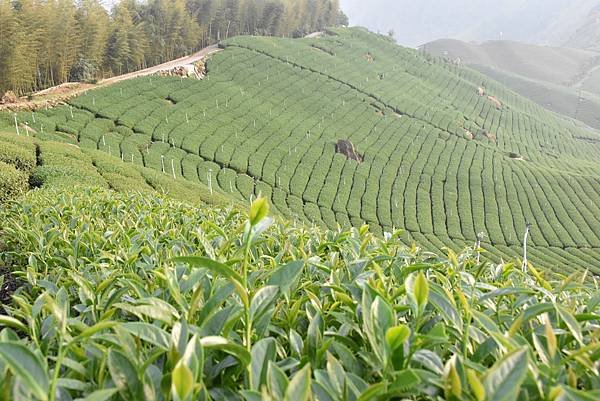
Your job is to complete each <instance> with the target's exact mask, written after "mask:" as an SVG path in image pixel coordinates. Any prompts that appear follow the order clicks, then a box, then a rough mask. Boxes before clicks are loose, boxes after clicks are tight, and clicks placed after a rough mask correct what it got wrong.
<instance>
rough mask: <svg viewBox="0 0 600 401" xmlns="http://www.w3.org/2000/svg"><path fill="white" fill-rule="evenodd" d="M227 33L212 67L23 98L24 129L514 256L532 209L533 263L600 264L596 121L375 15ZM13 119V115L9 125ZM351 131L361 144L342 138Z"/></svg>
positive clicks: (326, 218) (327, 215)
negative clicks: (345, 146) (308, 27)
mask: <svg viewBox="0 0 600 401" xmlns="http://www.w3.org/2000/svg"><path fill="white" fill-rule="evenodd" d="M222 46H223V47H224V48H225V49H224V51H222V52H220V53H218V54H216V55H215V56H214V57H213V58H212V59H211V60H210V61H209V63H208V76H207V78H206V79H205V80H203V81H191V80H181V79H178V78H173V77H171V78H158V77H146V78H140V79H136V80H131V81H127V82H124V83H122V84H119V85H115V86H112V87H109V88H105V89H101V90H97V91H90V92H88V93H87V94H86V95H83V96H80V97H78V98H76V99H73V100H72V101H71V105H67V106H62V107H58V108H55V109H50V110H39V111H37V112H35V113H20V114H18V115H17V116H16V117H17V121H18V122H19V124H20V131H21V135H23V134H24V133H25V132H26V131H25V130H26V128H28V129H29V134H30V135H32V136H35V137H36V138H38V139H39V140H53V141H63V142H70V143H73V144H77V145H78V146H80V148H81V152H83V153H87V152H88V150H90V151H92V150H94V151H100V152H103V154H108V155H110V156H112V159H106V161H107V164H106V165H108V163H109V160H112V162H110V164H112V165H113V166H115V167H114V168H115V169H122V168H129V167H124V166H125V165H135V166H140V167H141V166H145V167H149V168H152V169H154V170H155V171H158V172H159V173H160V174H158V175H156V177H161V176H162V177H172V176H175V177H176V178H177V179H178V180H179V179H181V178H185V179H187V180H189V181H190V182H200V183H203V184H204V185H205V186H206V187H208V186H210V187H211V188H212V189H213V190H214V191H217V192H219V193H220V194H221V195H226V196H228V197H232V198H235V199H238V200H240V201H241V200H245V201H247V200H249V199H251V198H256V197H257V196H258V195H263V196H265V197H267V198H268V199H269V200H270V202H271V204H272V205H273V206H274V208H275V209H276V210H277V211H278V212H279V213H281V214H283V215H285V216H288V217H291V218H295V219H300V220H303V221H305V222H309V223H314V224H316V225H318V226H323V227H329V228H332V229H335V228H336V227H337V225H338V224H340V225H341V226H343V227H350V226H354V227H360V226H362V225H363V224H365V223H366V224H369V225H370V226H371V229H372V230H373V231H374V232H376V233H378V234H379V235H382V234H383V232H384V231H388V232H391V231H393V230H394V228H401V229H403V230H404V231H403V233H404V234H403V237H402V238H403V240H404V241H405V243H410V242H411V240H416V241H417V242H418V243H419V244H421V245H422V246H424V247H425V248H427V249H428V250H431V251H433V252H436V253H442V252H443V251H442V249H443V248H444V247H446V246H447V247H450V248H451V249H453V250H454V251H455V252H460V251H461V250H463V249H464V248H466V247H469V246H473V244H474V243H475V242H476V241H477V238H478V236H482V237H483V241H482V242H481V244H482V246H483V247H484V248H485V249H486V250H487V251H488V252H487V254H486V257H487V258H488V259H489V260H491V261H494V262H495V263H500V262H501V261H503V260H512V259H514V258H516V257H518V256H519V255H521V254H522V248H521V247H522V243H521V242H522V238H523V235H524V232H525V228H526V225H527V223H530V224H531V235H530V237H529V239H530V241H531V247H530V249H531V252H530V258H531V260H532V261H534V262H535V263H536V265H538V266H540V267H541V268H544V269H554V270H555V271H558V272H565V271H566V272H573V271H576V270H578V269H581V268H582V266H585V267H586V268H589V269H590V271H592V272H594V273H595V274H598V273H599V272H600V217H599V216H600V191H599V188H600V177H599V176H598V171H599V169H598V159H597V155H598V152H599V150H600V135H598V134H597V133H596V132H592V131H589V130H586V129H585V128H583V127H581V126H580V125H578V123H576V122H574V121H573V120H568V119H565V118H562V117H559V116H557V115H555V114H552V113H550V112H548V111H547V110H545V109H543V108H542V107H540V106H538V105H536V104H534V103H532V102H530V101H528V100H526V99H524V98H522V97H520V96H518V95H516V94H515V93H513V92H511V91H509V90H508V89H506V88H505V87H504V86H502V85H500V84H498V83H497V82H495V81H493V80H491V79H489V78H487V77H485V76H483V75H481V74H480V73H478V72H476V71H474V70H471V69H469V68H462V67H457V66H455V65H453V64H451V63H448V62H445V61H442V60H438V59H432V58H428V57H425V56H423V55H422V54H420V53H419V52H417V51H414V50H410V49H404V48H401V47H399V46H396V45H395V44H394V43H392V42H391V41H389V40H387V39H385V38H383V37H381V36H378V35H375V34H371V33H368V32H366V31H363V30H360V29H339V30H334V31H330V32H329V34H328V35H326V36H324V37H321V38H312V39H301V40H291V39H280V38H259V37H241V38H233V39H229V40H228V41H225V42H224V43H223V45H222ZM480 89H481V90H483V96H482V92H481V91H480ZM25 123H27V125H25ZM13 124H14V117H13V116H12V115H6V114H3V115H1V116H0V126H2V127H4V130H10V129H11V126H13V128H12V130H13V132H14V131H15V128H14V125H13ZM340 139H342V140H349V141H351V143H352V144H353V145H354V147H355V149H356V151H357V152H358V153H359V154H360V155H361V156H363V159H364V160H363V161H362V162H357V161H355V160H349V159H347V158H346V157H345V156H344V155H342V154H339V153H336V150H335V149H336V143H337V142H338V140H340ZM94 154H95V155H97V154H98V153H94ZM95 157H100V156H95ZM119 159H120V160H121V161H118V160H119ZM115 177H116V176H115ZM113 181H114V182H115V183H117V182H118V180H117V179H115V180H113ZM115 185H116V184H115ZM124 185H125V187H130V186H131V185H130V184H129V183H126V184H124Z"/></svg>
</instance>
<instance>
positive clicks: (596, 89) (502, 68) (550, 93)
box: [421, 39, 600, 129]
mask: <svg viewBox="0 0 600 401" xmlns="http://www.w3.org/2000/svg"><path fill="white" fill-rule="evenodd" d="M421 49H423V50H424V51H426V52H428V53H430V54H432V55H435V56H439V57H443V58H447V59H450V60H452V61H454V62H460V63H461V64H465V65H469V66H471V67H473V68H475V69H477V70H479V71H480V72H482V73H484V74H486V75H488V76H490V77H492V78H494V79H496V80H498V81H500V82H502V83H503V84H505V85H506V86H508V87H510V88H511V89H512V90H514V91H516V92H518V93H520V94H522V95H523V96H526V97H528V98H529V99H531V100H533V101H535V102H537V103H539V104H540V105H542V106H544V107H546V108H547V109H549V110H552V111H555V112H557V113H561V114H564V115H566V116H569V117H572V118H575V119H578V120H580V121H582V122H584V123H586V124H587V125H589V126H591V127H594V128H598V129H600V118H599V116H600V84H599V83H600V67H599V63H600V53H599V52H596V51H594V50H584V49H574V48H566V47H549V46H540V45H531V44H524V43H519V42H512V41H488V42H484V43H481V44H475V43H467V42H463V41H460V40H455V39H442V40H436V41H433V42H430V43H427V44H426V45H423V46H421Z"/></svg>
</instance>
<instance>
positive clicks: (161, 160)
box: [160, 155, 165, 174]
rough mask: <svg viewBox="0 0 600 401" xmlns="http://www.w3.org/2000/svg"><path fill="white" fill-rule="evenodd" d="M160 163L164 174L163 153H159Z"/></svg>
mask: <svg viewBox="0 0 600 401" xmlns="http://www.w3.org/2000/svg"><path fill="white" fill-rule="evenodd" d="M160 165H161V167H162V172H163V174H164V173H165V156H164V155H160Z"/></svg>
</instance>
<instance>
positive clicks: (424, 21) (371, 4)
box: [341, 0, 600, 46]
mask: <svg viewBox="0 0 600 401" xmlns="http://www.w3.org/2000/svg"><path fill="white" fill-rule="evenodd" d="M598 4H600V0H500V1H498V0H341V5H342V9H343V10H344V11H345V12H346V14H348V16H349V18H350V23H351V25H360V26H366V27H367V28H369V29H371V30H374V31H379V32H381V33H387V32H388V31H389V30H390V29H393V30H394V31H395V33H396V39H397V40H398V42H399V43H401V44H404V45H409V46H418V45H421V44H424V43H427V42H430V41H432V40H435V39H440V38H447V37H452V38H456V39H463V40H469V41H483V40H493V39H499V38H501V37H502V38H503V39H511V40H519V41H525V42H531V43H543V44H560V43H561V42H565V41H566V39H567V38H566V37H567V36H569V34H572V32H571V31H572V30H573V29H575V27H577V26H579V25H580V24H581V22H582V20H583V19H584V18H585V17H586V16H587V15H588V13H589V12H590V10H591V9H592V7H594V6H596V5H598ZM501 32H502V36H501Z"/></svg>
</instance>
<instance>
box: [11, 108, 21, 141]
mask: <svg viewBox="0 0 600 401" xmlns="http://www.w3.org/2000/svg"><path fill="white" fill-rule="evenodd" d="M13 117H14V118H15V130H16V131H17V135H18V136H21V132H19V122H18V121H17V114H16V113H15V114H13Z"/></svg>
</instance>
